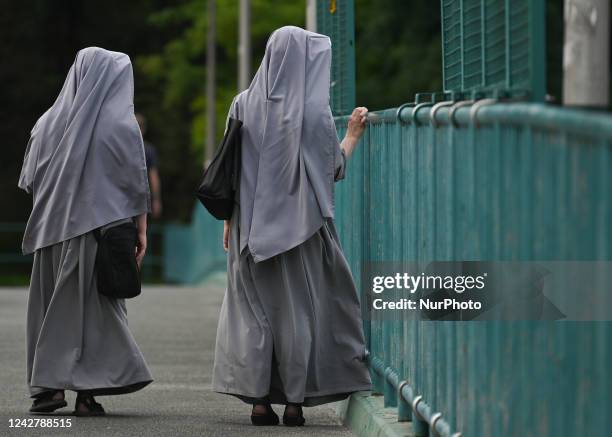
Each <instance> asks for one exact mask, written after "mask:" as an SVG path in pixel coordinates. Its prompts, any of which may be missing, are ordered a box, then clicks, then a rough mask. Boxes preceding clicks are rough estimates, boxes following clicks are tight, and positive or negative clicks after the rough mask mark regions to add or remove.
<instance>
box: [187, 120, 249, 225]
mask: <svg viewBox="0 0 612 437" xmlns="http://www.w3.org/2000/svg"><path fill="white" fill-rule="evenodd" d="M241 127H242V122H241V121H240V120H236V119H234V118H231V117H230V119H229V122H228V125H227V129H226V130H225V135H224V136H223V141H221V145H220V146H219V148H218V149H217V153H216V154H215V156H214V158H213V160H212V162H211V163H210V165H209V166H208V168H207V169H206V170H205V171H204V175H203V176H202V181H201V182H200V186H199V188H198V190H197V192H196V196H197V197H198V199H200V202H202V205H204V207H205V208H206V209H207V210H208V212H210V213H211V214H212V215H213V216H214V217H215V218H217V219H219V220H229V219H230V218H231V217H232V211H233V210H234V197H235V196H236V191H237V190H238V184H239V183H240V166H241V151H240V146H241V135H240V129H241Z"/></svg>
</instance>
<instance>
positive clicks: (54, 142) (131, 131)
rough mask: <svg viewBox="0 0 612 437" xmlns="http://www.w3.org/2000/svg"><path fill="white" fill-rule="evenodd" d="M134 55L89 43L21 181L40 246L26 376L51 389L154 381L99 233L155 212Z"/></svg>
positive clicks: (43, 122)
mask: <svg viewBox="0 0 612 437" xmlns="http://www.w3.org/2000/svg"><path fill="white" fill-rule="evenodd" d="M133 89H134V87H133V78H132V67H131V63H130V59H129V58H128V56H127V55H125V54H123V53H117V52H110V51H107V50H104V49H101V48H97V47H90V48H87V49H83V50H81V51H80V52H79V53H78V54H77V56H76V59H75V61H74V64H73V65H72V67H71V68H70V71H69V72H68V76H67V78H66V80H65V82H64V86H63V88H62V91H61V92H60V94H59V96H58V97H57V99H56V101H55V103H54V104H53V106H52V107H51V108H49V109H48V110H47V111H46V112H45V113H44V114H43V115H42V116H41V117H40V119H39V120H38V121H37V123H36V125H35V126H34V128H33V129H32V133H31V138H30V141H29V143H28V147H27V150H26V154H25V159H24V163H23V169H22V172H21V176H20V179H19V187H20V188H22V189H24V190H26V191H27V192H28V193H31V194H32V197H33V208H32V213H31V215H30V219H29V221H28V225H27V228H26V231H25V235H24V239H23V251H24V253H31V252H34V265H33V269H32V278H31V283H30V295H29V302H28V311H27V379H28V385H29V388H30V393H31V395H32V396H36V395H39V394H41V393H42V392H45V391H47V390H49V389H68V390H76V391H83V390H89V391H92V392H93V393H94V394H97V395H104V394H119V393H127V392H131V391H134V390H137V389H139V388H142V387H144V386H145V385H147V384H148V383H149V382H151V380H152V378H151V374H150V373H149V370H148V368H147V366H146V364H145V361H144V359H143V356H142V354H141V353H140V351H139V349H138V347H137V345H136V343H135V342H134V339H133V338H132V335H131V334H130V331H129V329H128V326H127V318H126V310H125V304H124V303H123V301H122V300H113V299H108V298H106V297H104V296H101V295H99V294H98V291H97V288H96V281H95V254H96V250H97V243H96V241H95V238H94V237H93V234H92V232H91V231H92V230H93V229H96V228H100V227H103V226H105V225H109V224H111V225H112V224H116V223H118V222H121V221H122V220H125V219H129V218H131V217H134V216H137V215H139V214H142V213H144V212H146V211H147V210H148V205H149V187H148V181H147V173H146V164H145V154H144V147H143V142H142V137H141V135H140V130H139V128H138V124H137V122H136V119H135V117H134V108H133Z"/></svg>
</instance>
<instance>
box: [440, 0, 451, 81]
mask: <svg viewBox="0 0 612 437" xmlns="http://www.w3.org/2000/svg"><path fill="white" fill-rule="evenodd" d="M440 14H441V19H442V20H441V23H440V31H441V33H442V86H443V88H444V91H451V90H450V89H449V87H448V84H447V83H446V38H447V35H446V26H445V25H444V21H445V19H446V9H445V8H444V0H440Z"/></svg>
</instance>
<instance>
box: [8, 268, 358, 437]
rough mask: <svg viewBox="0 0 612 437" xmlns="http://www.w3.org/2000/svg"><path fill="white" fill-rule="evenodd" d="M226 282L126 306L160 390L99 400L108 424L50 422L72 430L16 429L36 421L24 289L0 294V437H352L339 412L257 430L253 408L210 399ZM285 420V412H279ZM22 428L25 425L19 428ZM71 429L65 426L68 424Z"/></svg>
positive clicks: (324, 411) (150, 292)
mask: <svg viewBox="0 0 612 437" xmlns="http://www.w3.org/2000/svg"><path fill="white" fill-rule="evenodd" d="M224 288H225V284H224V276H223V275H215V276H213V277H212V278H211V279H209V280H208V281H207V282H206V283H205V284H203V285H202V286H199V287H176V286H147V287H144V289H143V294H142V295H141V296H139V297H138V298H136V299H133V300H131V301H129V302H128V318H129V323H130V327H131V329H132V332H133V333H134V336H135V337H136V340H137V342H138V344H139V346H140V348H141V350H142V352H143V353H144V355H145V357H146V359H147V362H148V364H149V366H150V368H151V371H152V373H153V377H154V378H155V382H154V383H153V384H151V385H150V386H148V387H147V388H145V389H144V390H141V391H139V392H137V393H132V394H128V395H121V396H111V397H100V398H98V401H100V402H101V403H102V404H103V406H104V408H105V409H106V411H107V415H106V417H100V418H75V417H72V416H71V415H70V412H71V411H72V409H73V406H74V397H75V395H74V393H71V392H67V400H68V407H67V408H64V409H63V410H59V412H58V414H57V415H54V416H44V417H45V418H60V419H69V418H70V419H71V422H72V426H71V427H70V428H47V427H45V428H43V427H41V425H40V423H39V426H38V427H36V428H11V427H10V424H11V419H13V421H12V422H13V423H15V422H16V421H15V419H30V418H40V417H41V416H30V415H28V413H27V411H28V408H29V406H30V404H31V400H30V399H29V398H28V393H27V387H26V384H25V378H26V375H25V306H26V302H27V290H26V289H25V288H0V435H2V436H4V435H20V436H25V435H37V436H41V435H44V436H47V435H66V436H87V437H94V436H245V437H246V436H350V435H352V434H351V432H350V431H349V430H348V429H347V428H346V427H344V426H342V425H341V423H340V421H339V420H338V418H337V416H336V415H335V411H334V409H333V408H335V406H334V405H331V406H321V407H315V408H308V409H305V417H306V420H307V426H305V427H303V428H287V427H284V426H283V425H279V426H276V427H254V426H252V425H251V424H250V419H249V413H250V407H249V406H248V405H246V404H244V403H242V402H241V401H239V400H238V399H235V398H233V397H231V396H224V395H220V394H216V393H213V392H212V391H211V385H210V381H211V371H212V363H213V354H214V342H215V332H216V326H217V317H218V313H219V307H220V305H221V301H222V299H223V291H224ZM276 410H277V413H279V415H281V414H282V407H277V408H276ZM20 422H21V421H20ZM64 423H66V422H64Z"/></svg>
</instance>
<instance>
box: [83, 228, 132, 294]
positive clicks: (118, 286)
mask: <svg viewBox="0 0 612 437" xmlns="http://www.w3.org/2000/svg"><path fill="white" fill-rule="evenodd" d="M94 236H95V237H96V240H98V251H97V253H96V283H97V285H98V292H99V293H100V294H103V295H104V296H108V297H110V298H115V299H130V298H132V297H136V296H138V295H139V294H140V292H141V283H140V269H139V268H138V263H137V262H136V244H137V242H138V229H137V227H136V224H135V223H134V222H132V221H130V222H126V223H122V224H119V225H116V226H111V227H110V228H106V229H104V230H101V229H96V230H95V231H94Z"/></svg>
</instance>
